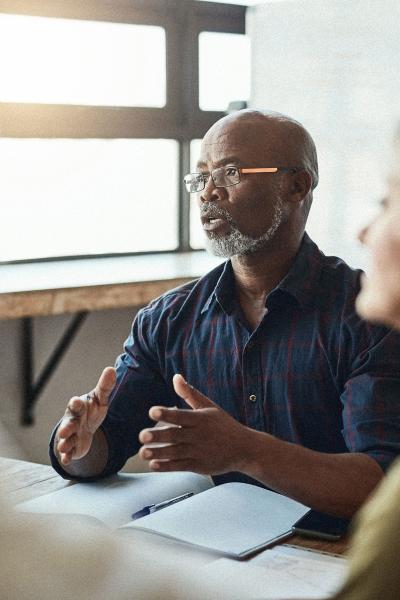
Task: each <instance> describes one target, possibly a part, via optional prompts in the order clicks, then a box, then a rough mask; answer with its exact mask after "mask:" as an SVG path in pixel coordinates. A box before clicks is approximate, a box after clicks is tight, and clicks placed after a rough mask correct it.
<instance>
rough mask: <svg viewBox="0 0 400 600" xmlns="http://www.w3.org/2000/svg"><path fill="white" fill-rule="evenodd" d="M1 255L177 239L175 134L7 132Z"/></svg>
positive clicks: (136, 247) (107, 249) (157, 244)
mask: <svg viewBox="0 0 400 600" xmlns="http://www.w3.org/2000/svg"><path fill="white" fill-rule="evenodd" d="M0 163H1V165H2V176H1V178H0V198H1V203H2V235H1V237H0V260H20V259H29V258H43V257H49V256H66V255H87V254H103V253H106V254H107V253H115V252H138V251H150V250H171V249H174V248H176V247H177V217H176V214H177V204H178V202H177V196H178V193H177V179H178V173H177V170H178V144H177V142H175V141H174V140H125V139H124V140H120V139H118V140H65V139H60V140H51V139H42V140H39V139H6V138H3V139H0Z"/></svg>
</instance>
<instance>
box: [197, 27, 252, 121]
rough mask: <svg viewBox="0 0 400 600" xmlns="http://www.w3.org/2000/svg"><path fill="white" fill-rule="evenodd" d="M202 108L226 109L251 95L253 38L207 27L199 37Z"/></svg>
mask: <svg viewBox="0 0 400 600" xmlns="http://www.w3.org/2000/svg"><path fill="white" fill-rule="evenodd" d="M199 57H200V62H199V67H200V108H201V109H203V110H226V109H227V107H228V105H229V103H230V102H231V101H233V100H248V99H249V96H250V38H248V37H247V36H246V35H240V34H234V33H216V32H208V31H204V32H202V33H201V34H200V37H199Z"/></svg>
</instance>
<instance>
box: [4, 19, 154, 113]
mask: <svg viewBox="0 0 400 600" xmlns="http://www.w3.org/2000/svg"><path fill="white" fill-rule="evenodd" d="M21 41H22V43H21ZM0 56H2V57H4V59H3V60H1V61H0V81H1V82H2V85H1V88H0V100H1V101H2V102H41V103H46V104H78V105H79V104H85V105H89V106H90V105H93V106H159V107H161V106H164V105H165V101H166V88H165V80H166V76H165V31H164V29H162V28H161V27H152V26H149V25H129V24H123V23H104V22H95V21H77V20H73V19H49V18H45V17H29V16H15V15H4V14H3V15H2V14H0ZM6 56H7V59H5V57H6ZM149 73H151V77H149Z"/></svg>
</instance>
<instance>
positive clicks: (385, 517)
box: [335, 130, 400, 600]
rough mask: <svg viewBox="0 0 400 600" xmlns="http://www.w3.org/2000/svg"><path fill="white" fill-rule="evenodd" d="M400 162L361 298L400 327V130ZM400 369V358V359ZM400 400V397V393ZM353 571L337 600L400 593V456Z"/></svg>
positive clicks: (364, 311)
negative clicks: (399, 561)
mask: <svg viewBox="0 0 400 600" xmlns="http://www.w3.org/2000/svg"><path fill="white" fill-rule="evenodd" d="M396 149H397V154H396V159H397V164H396V165H395V168H394V169H393V173H392V175H391V176H390V178H389V185H388V191H387V194H386V197H385V198H384V200H383V201H382V209H381V212H380V214H379V216H378V217H377V218H376V219H375V220H374V221H373V222H372V223H371V224H370V225H369V226H368V227H366V228H365V229H363V230H362V231H361V233H360V240H361V241H362V243H363V244H365V246H366V247H367V248H368V250H369V253H370V257H371V261H370V269H369V271H368V276H367V277H364V278H363V280H362V288H361V292H360V294H359V296H358V297H357V303H356V306H357V311H358V313H359V314H360V315H361V316H362V317H364V318H365V319H368V320H369V321H371V322H376V323H384V324H386V325H388V326H390V327H395V328H396V329H399V330H400V130H399V135H398V138H397V147H396ZM398 369H399V370H400V363H398ZM398 402H399V403H400V396H399V397H398ZM355 525H356V527H355V534H354V538H353V542H352V547H351V552H350V572H349V576H348V578H347V580H346V583H345V585H344V587H343V589H342V590H341V591H340V592H339V593H338V594H337V595H336V596H335V600H398V598H399V597H400V568H399V563H398V560H399V555H400V461H399V460H397V461H396V462H395V464H394V465H393V467H392V468H391V469H390V471H389V473H388V476H387V478H386V479H385V480H384V481H383V482H382V484H381V485H380V486H379V488H378V489H377V491H376V493H375V494H374V495H373V497H372V498H371V500H370V501H369V502H368V503H367V504H366V505H365V506H364V507H363V508H362V510H361V511H360V512H359V514H358V515H357V518H356V519H355Z"/></svg>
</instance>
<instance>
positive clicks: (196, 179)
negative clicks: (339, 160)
mask: <svg viewBox="0 0 400 600" xmlns="http://www.w3.org/2000/svg"><path fill="white" fill-rule="evenodd" d="M303 169H304V167H259V168H251V169H250V168H248V169H240V168H239V167H237V166H236V165H227V166H226V167H220V168H218V169H213V170H212V171H211V173H189V174H188V175H186V176H185V177H184V179H183V181H184V182H185V185H186V189H187V191H188V192H190V193H191V194H194V193H196V192H201V191H202V190H204V188H205V187H206V184H207V181H208V180H209V178H210V177H211V179H212V180H213V182H214V185H215V187H217V188H218V187H230V186H232V185H237V184H238V183H240V175H241V173H246V174H252V173H278V172H282V173H291V174H293V173H297V172H298V171H302V170H303Z"/></svg>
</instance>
